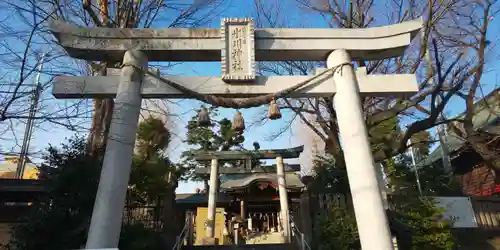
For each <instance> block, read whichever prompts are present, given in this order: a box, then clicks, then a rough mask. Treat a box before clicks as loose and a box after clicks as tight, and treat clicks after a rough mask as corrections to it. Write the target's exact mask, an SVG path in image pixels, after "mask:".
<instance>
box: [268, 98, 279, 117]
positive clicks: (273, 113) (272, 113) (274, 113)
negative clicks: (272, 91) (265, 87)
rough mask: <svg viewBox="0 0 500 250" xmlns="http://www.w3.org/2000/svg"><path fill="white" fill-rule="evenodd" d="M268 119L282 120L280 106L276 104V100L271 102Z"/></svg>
mask: <svg viewBox="0 0 500 250" xmlns="http://www.w3.org/2000/svg"><path fill="white" fill-rule="evenodd" d="M267 117H268V118H269V119H270V120H278V119H280V118H281V112H280V108H279V107H278V104H276V100H274V98H273V100H272V101H271V103H270V104H269V110H268V111H267Z"/></svg>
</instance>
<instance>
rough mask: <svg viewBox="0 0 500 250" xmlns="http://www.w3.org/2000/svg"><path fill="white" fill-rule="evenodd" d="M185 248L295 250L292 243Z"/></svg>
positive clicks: (193, 248) (193, 249)
mask: <svg viewBox="0 0 500 250" xmlns="http://www.w3.org/2000/svg"><path fill="white" fill-rule="evenodd" d="M182 249H183V250H293V249H295V248H294V247H293V246H292V245H291V244H249V245H238V246H236V245H223V246H183V247H182Z"/></svg>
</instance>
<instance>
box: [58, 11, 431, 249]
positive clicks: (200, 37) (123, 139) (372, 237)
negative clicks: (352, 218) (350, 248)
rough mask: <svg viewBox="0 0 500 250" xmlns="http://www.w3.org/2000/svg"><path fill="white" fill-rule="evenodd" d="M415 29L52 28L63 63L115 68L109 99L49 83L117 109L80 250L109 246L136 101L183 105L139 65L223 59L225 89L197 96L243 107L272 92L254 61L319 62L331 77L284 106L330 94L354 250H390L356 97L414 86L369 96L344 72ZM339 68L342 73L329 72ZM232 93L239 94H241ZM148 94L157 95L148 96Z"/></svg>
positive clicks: (89, 81) (243, 24)
mask: <svg viewBox="0 0 500 250" xmlns="http://www.w3.org/2000/svg"><path fill="white" fill-rule="evenodd" d="M421 27H422V20H416V21H410V22H406V23H402V24H397V25H392V26H390V27H380V28H371V30H367V29H363V30H355V29H340V30H339V29H314V30H311V32H308V31H309V30H306V29H286V30H276V29H267V30H266V29H264V30H256V31H254V29H253V25H252V21H251V20H250V19H235V20H232V19H224V20H223V27H222V28H221V30H220V31H221V32H220V33H218V31H217V30H214V29H199V30H190V29H170V30H168V29H167V30H162V31H161V32H159V31H158V32H152V31H151V30H148V29H145V30H140V29H125V30H117V29H104V28H100V29H93V28H81V27H74V26H70V25H67V24H61V23H55V24H53V25H52V27H51V28H52V31H53V32H54V33H56V37H57V39H58V40H59V42H60V44H61V45H62V46H63V47H65V49H66V50H67V52H68V53H69V54H70V55H71V56H72V57H76V58H80V59H86V60H99V61H113V60H116V59H118V58H120V57H123V67H122V69H121V74H120V81H119V84H118V88H117V90H116V92H113V90H110V88H109V86H102V85H100V84H96V81H102V80H103V79H102V78H101V79H97V78H92V77H87V78H85V79H83V80H82V79H80V78H78V77H73V78H68V77H62V78H61V79H59V82H58V80H57V79H56V83H55V84H54V89H53V94H54V95H55V96H56V97H58V98H65V97H69V98H82V97H92V96H114V95H115V94H116V101H115V102H116V105H115V107H114V110H113V118H112V121H111V127H110V131H109V133H110V134H109V138H108V142H107V148H106V153H105V157H104V163H103V168H102V173H101V180H100V182H99V189H98V193H97V197H96V201H95V205H94V211H93V215H92V221H91V225H90V230H89V235H88V239H87V245H86V248H87V249H102V248H116V247H117V246H118V239H119V235H120V230H121V222H122V216H123V207H124V204H125V194H126V192H127V185H128V180H129V175H130V169H131V162H132V153H133V147H134V143H135V137H136V130H137V121H138V117H139V111H140V105H141V98H142V97H143V96H148V93H149V94H150V95H149V97H152V96H154V97H156V98H162V97H167V98H168V97H170V98H172V97H173V96H175V97H177V98H179V97H182V98H189V96H187V95H183V94H182V92H180V91H179V90H178V89H175V88H172V87H171V86H167V87H166V88H165V85H161V86H159V85H152V84H151V82H149V85H148V84H144V83H143V82H146V81H148V79H147V78H144V71H145V70H147V61H148V60H147V57H149V60H151V61H163V60H167V61H184V60H188V61H217V60H219V59H222V66H223V75H224V76H223V77H222V80H223V81H228V84H225V83H223V84H221V83H220V82H218V83H217V84H216V86H215V85H214V86H210V85H209V86H203V87H205V89H203V87H202V90H201V91H202V92H204V93H210V94H217V95H221V96H224V95H225V96H226V97H235V98H238V97H240V98H241V97H247V96H248V94H249V93H253V94H254V95H255V94H257V93H258V94H263V93H267V94H273V93H276V92H277V91H276V86H271V84H269V83H268V82H267V80H270V79H271V78H265V77H259V76H255V68H254V66H255V61H256V60H257V61H258V60H260V61H273V60H276V61H278V60H306V61H307V60H312V61H314V60H316V61H319V60H324V59H325V57H327V66H328V68H330V69H334V68H335V69H336V70H335V71H334V72H333V73H332V74H330V75H329V76H325V77H323V78H322V79H319V80H317V81H313V82H311V83H309V85H308V86H305V87H303V88H301V89H300V90H299V91H297V92H296V93H294V96H293V97H311V96H331V95H333V94H334V93H335V95H334V105H335V109H336V111H337V118H338V125H339V130H340V136H341V138H342V144H343V150H344V155H345V162H346V167H347V173H348V177H349V185H350V188H351V193H352V199H353V205H354V210H355V214H356V222H357V225H358V231H359V237H360V241H361V247H362V249H363V250H390V249H393V245H392V239H391V235H390V231H389V226H388V221H387V217H386V214H385V210H384V205H383V201H382V197H381V194H380V192H379V187H378V184H377V177H376V171H375V168H374V163H373V156H372V154H371V149H370V144H369V141H368V135H367V131H366V126H365V123H364V120H363V115H362V107H361V102H360V92H362V94H376V95H380V94H397V93H403V94H411V93H415V92H416V91H418V85H417V83H416V78H415V76H413V75H406V77H404V76H405V75H393V76H386V77H387V80H386V81H387V82H391V81H392V82H397V83H398V84H399V85H396V86H394V85H390V87H387V86H380V85H379V86H377V87H373V89H371V90H370V87H369V86H370V84H369V83H368V82H367V81H366V80H367V79H368V77H365V78H363V77H361V76H360V75H359V74H358V76H357V75H356V72H355V71H354V68H353V66H352V65H351V64H350V63H351V61H352V59H361V60H380V59H384V58H388V57H395V56H398V55H400V54H401V53H402V51H403V50H404V49H405V48H406V47H407V46H408V45H409V43H410V41H411V39H412V38H413V37H414V36H415V35H416V33H417V32H418V31H419V30H420V28H421ZM123 34H126V35H123ZM221 38H222V39H221ZM291 38H293V39H291ZM254 39H255V40H254ZM311 40H314V41H315V43H314V48H313V49H311V48H310V44H311ZM351 57H352V58H351ZM132 65H133V66H132ZM339 65H342V66H341V67H337V66H339ZM141 69H143V70H144V71H141ZM110 79H114V78H110ZM358 80H359V81H358ZM231 81H233V82H238V81H239V83H241V81H243V82H245V81H247V82H248V81H250V82H249V83H247V84H246V85H245V84H231ZM363 81H364V82H363ZM77 82H78V83H82V82H83V85H82V86H73V83H77ZM180 82H183V84H184V85H186V83H187V81H186V79H184V80H181V81H180ZM68 83H69V84H68ZM257 83H263V84H257ZM252 84H254V86H252ZM87 85H88V86H87ZM146 85H147V86H146ZM201 85H203V82H201V81H198V82H197V83H196V84H194V86H201ZM191 86H193V85H191ZM221 86H223V87H221ZM81 87H83V88H81ZM186 88H189V87H186ZM387 88H389V89H387ZM241 89H245V92H242V91H241ZM156 90H161V91H163V92H162V93H160V94H155V93H156ZM235 90H236V91H235ZM89 93H90V94H91V95H90V96H89ZM151 93H153V95H151ZM214 201H215V200H212V201H210V203H214Z"/></svg>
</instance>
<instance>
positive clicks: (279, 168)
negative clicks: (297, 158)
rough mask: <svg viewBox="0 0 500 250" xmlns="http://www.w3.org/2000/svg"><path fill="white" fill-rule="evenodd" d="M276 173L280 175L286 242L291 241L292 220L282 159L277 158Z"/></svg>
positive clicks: (279, 185) (279, 188)
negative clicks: (290, 218)
mask: <svg viewBox="0 0 500 250" xmlns="http://www.w3.org/2000/svg"><path fill="white" fill-rule="evenodd" d="M276 172H277V175H278V191H279V194H280V205H281V219H282V223H283V224H282V225H283V232H284V236H285V240H286V241H288V240H289V236H290V220H289V214H288V213H289V209H288V193H287V192H286V181H285V167H284V164H283V158H282V157H276Z"/></svg>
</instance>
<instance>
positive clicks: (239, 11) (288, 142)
mask: <svg viewBox="0 0 500 250" xmlns="http://www.w3.org/2000/svg"><path fill="white" fill-rule="evenodd" d="M252 2H253V1H232V2H231V1H229V2H228V3H227V5H226V8H225V10H224V11H223V13H222V15H219V16H216V17H215V18H214V19H213V20H212V21H211V22H209V23H208V24H207V25H205V26H208V27H214V28H216V27H219V24H220V19H221V18H223V17H249V16H250V17H255V15H254V7H253V3H252ZM269 2H274V1H269ZM288 2H289V3H290V4H292V3H293V2H294V1H292V0H288V1H281V5H276V6H274V7H273V8H271V9H269V11H276V9H277V8H281V11H282V12H283V13H286V14H287V17H286V18H287V24H288V25H290V26H292V27H300V26H305V27H316V28H320V27H321V28H322V27H326V23H325V21H324V20H323V19H322V18H321V17H319V16H317V15H310V14H304V13H302V14H300V13H299V12H298V11H297V10H296V9H293V8H291V7H287V6H291V5H287V4H286V3H288ZM499 21H500V20H499ZM499 21H495V20H494V21H493V23H492V25H491V27H490V31H491V32H494V33H495V36H496V33H497V32H498V31H499V30H500V25H499V24H498V22H499ZM160 26H161V23H158V24H156V25H155V27H160ZM494 42H495V43H496V42H497V41H494ZM492 60H493V61H494V62H492V63H491V64H489V69H490V70H489V71H488V72H487V73H486V74H485V76H484V77H483V82H484V84H482V86H483V87H484V90H483V91H484V92H485V93H488V92H489V91H491V90H492V89H493V88H494V87H495V86H496V83H497V82H498V71H497V70H496V69H498V68H499V66H500V64H499V62H498V60H496V58H492ZM495 60H496V61H495ZM163 73H168V74H176V75H177V74H178V75H213V76H218V75H220V74H221V72H220V63H219V62H214V63H183V64H179V65H176V66H174V67H173V68H171V69H170V71H169V72H163ZM42 79H44V80H48V76H42ZM46 94H47V95H50V93H46ZM52 102H54V101H52ZM57 102H65V101H63V100H60V101H57ZM172 102H173V103H174V104H172V105H170V111H171V112H172V113H173V114H174V115H176V116H174V117H173V118H171V120H173V121H174V123H175V124H176V128H175V129H174V133H176V134H177V135H179V136H181V138H175V139H174V141H173V142H172V144H173V145H172V148H174V149H173V152H171V153H172V158H173V160H178V154H179V153H180V152H182V151H183V150H184V149H185V148H186V147H185V145H184V144H183V143H182V136H183V135H184V134H185V129H184V127H185V125H186V124H187V121H188V120H189V119H190V118H191V117H192V116H193V115H194V114H195V113H194V109H196V108H198V107H199V106H200V105H201V103H200V102H197V101H192V100H172ZM54 103H55V102H54ZM463 108H464V105H463V101H460V100H454V101H453V102H452V103H450V105H448V107H447V111H446V114H447V115H454V114H457V113H459V112H461V111H462V110H463ZM266 110H267V107H261V108H253V109H248V110H244V111H243V115H244V117H245V118H246V120H247V127H248V126H249V125H250V122H251V121H254V120H256V118H257V117H258V116H259V114H261V113H262V112H263V111H264V112H266ZM235 112H236V111H235V110H232V109H221V112H220V114H221V117H227V118H228V119H232V117H233V115H234V113H235ZM283 114H284V118H282V119H281V120H277V121H269V122H266V123H265V124H263V125H262V126H250V127H249V129H248V130H247V131H246V132H245V137H246V141H245V146H246V147H248V148H251V147H252V143H253V142H254V141H259V142H260V144H261V148H285V147H291V146H296V145H298V143H299V142H298V141H297V139H296V138H295V137H294V136H293V132H294V131H293V130H292V131H288V132H286V133H285V134H283V135H282V136H280V137H278V138H276V139H275V140H273V141H268V140H266V138H267V137H268V136H270V135H272V134H274V133H277V132H278V131H279V130H280V129H281V128H282V127H283V125H284V124H286V123H287V122H288V121H289V120H290V119H291V117H292V116H291V114H290V113H289V112H283ZM42 128H44V129H43V130H37V131H35V133H34V135H33V139H32V143H31V150H32V151H37V150H42V149H44V148H46V147H47V146H48V144H49V143H50V144H53V145H58V144H61V143H62V142H64V141H65V138H67V137H70V136H72V135H73V133H72V132H70V131H67V130H65V129H63V128H59V127H54V126H52V125H50V126H49V125H43V126H42ZM23 129H24V127H23V126H18V127H17V128H16V130H17V131H18V132H19V133H18V136H19V137H20V136H22V131H23ZM3 147H8V146H3ZM197 186H199V184H195V183H183V184H181V185H180V186H179V189H178V192H180V193H184V192H192V191H193V190H194V189H195V187H197Z"/></svg>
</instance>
